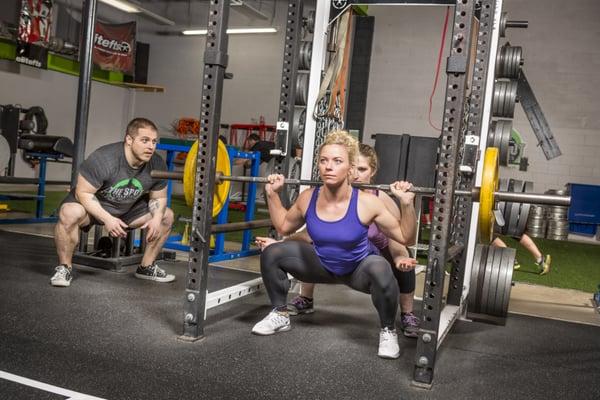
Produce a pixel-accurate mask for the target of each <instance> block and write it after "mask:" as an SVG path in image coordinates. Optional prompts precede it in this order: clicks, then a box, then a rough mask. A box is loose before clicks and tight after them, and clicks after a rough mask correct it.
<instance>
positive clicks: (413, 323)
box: [400, 312, 421, 338]
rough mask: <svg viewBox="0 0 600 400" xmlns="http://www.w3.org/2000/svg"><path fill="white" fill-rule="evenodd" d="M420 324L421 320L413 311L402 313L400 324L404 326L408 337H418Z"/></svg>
mask: <svg viewBox="0 0 600 400" xmlns="http://www.w3.org/2000/svg"><path fill="white" fill-rule="evenodd" d="M420 324H421V320H420V319H419V317H417V316H416V315H415V314H413V313H412V312H409V313H405V314H404V313H403V314H401V315H400V326H401V327H402V332H403V333H404V336H406V337H414V338H416V337H418V336H419V325H420Z"/></svg>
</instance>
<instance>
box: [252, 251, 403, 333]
mask: <svg viewBox="0 0 600 400" xmlns="http://www.w3.org/2000/svg"><path fill="white" fill-rule="evenodd" d="M260 270H261V273H262V277H263V282H264V284H265V288H266V289H267V293H268V295H269V298H270V299H271V304H272V305H273V307H282V306H285V304H286V303H287V293H288V290H289V289H290V281H289V279H288V276H287V274H288V273H289V274H291V275H292V276H293V277H294V278H296V279H298V280H300V281H302V282H308V283H343V284H344V285H346V286H349V287H351V288H353V289H356V290H358V291H360V292H363V293H368V294H371V300H372V301H373V305H374V306H375V308H376V309H377V313H378V314H379V320H380V323H381V327H382V328H385V327H388V328H391V329H394V322H395V320H396V311H397V309H398V284H397V283H396V279H394V275H393V273H392V269H391V267H390V264H389V263H388V262H387V261H386V259H385V258H383V257H381V256H377V255H370V256H368V257H366V258H365V259H364V260H362V261H361V262H360V264H358V267H356V269H355V270H354V271H353V272H352V273H350V274H347V275H335V274H332V273H331V272H329V271H328V270H327V269H325V267H324V266H323V264H321V260H320V259H319V257H318V256H317V253H316V252H315V249H314V247H313V245H312V244H309V243H306V242H300V241H296V240H288V241H284V242H279V243H274V244H272V245H270V246H269V247H267V248H266V249H265V250H264V251H263V252H262V254H261V255H260Z"/></svg>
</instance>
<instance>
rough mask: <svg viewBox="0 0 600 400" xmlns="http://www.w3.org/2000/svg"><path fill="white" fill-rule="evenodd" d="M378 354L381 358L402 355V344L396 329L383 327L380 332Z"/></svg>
mask: <svg viewBox="0 0 600 400" xmlns="http://www.w3.org/2000/svg"><path fill="white" fill-rule="evenodd" d="M377 355H378V356H379V357H381V358H398V357H400V345H399V344H398V334H397V333H396V330H395V329H390V328H383V329H382V330H381V332H379V352H378V353H377Z"/></svg>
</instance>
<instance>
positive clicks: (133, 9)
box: [100, 0, 175, 26]
mask: <svg viewBox="0 0 600 400" xmlns="http://www.w3.org/2000/svg"><path fill="white" fill-rule="evenodd" d="M100 2H101V3H104V4H107V5H109V6H111V7H114V8H116V9H118V10H121V11H124V12H126V13H131V14H140V15H141V16H142V17H145V18H148V19H151V20H154V21H155V22H157V23H159V24H161V25H171V26H172V25H175V22H174V21H171V20H170V19H168V18H165V17H163V16H162V15H158V14H156V13H154V12H152V11H150V10H147V9H145V8H143V7H142V6H140V5H138V4H136V3H132V2H130V1H126V0H100Z"/></svg>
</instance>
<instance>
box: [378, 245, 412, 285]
mask: <svg viewBox="0 0 600 400" xmlns="http://www.w3.org/2000/svg"><path fill="white" fill-rule="evenodd" d="M379 252H380V253H381V256H382V257H384V258H385V259H386V260H387V261H388V262H389V263H390V265H391V266H392V271H393V272H394V277H395V278H396V280H397V281H398V287H399V288H400V293H401V294H408V293H412V292H414V291H415V286H416V273H415V270H414V268H413V269H411V270H410V271H400V270H399V269H398V268H396V267H395V266H394V259H393V258H392V254H391V253H390V248H389V247H385V248H383V249H380V250H379Z"/></svg>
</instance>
